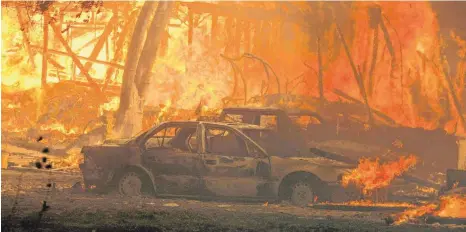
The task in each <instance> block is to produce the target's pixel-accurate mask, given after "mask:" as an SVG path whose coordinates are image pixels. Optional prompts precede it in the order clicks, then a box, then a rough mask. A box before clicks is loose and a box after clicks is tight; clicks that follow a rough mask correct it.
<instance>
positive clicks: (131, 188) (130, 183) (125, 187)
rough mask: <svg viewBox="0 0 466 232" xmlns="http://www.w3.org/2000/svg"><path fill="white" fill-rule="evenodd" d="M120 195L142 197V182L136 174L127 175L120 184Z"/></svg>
mask: <svg viewBox="0 0 466 232" xmlns="http://www.w3.org/2000/svg"><path fill="white" fill-rule="evenodd" d="M118 188H119V191H120V194H122V195H125V196H140V195H141V188H142V181H141V179H140V178H139V176H138V175H137V174H136V173H134V172H129V173H126V174H125V175H124V176H123V177H122V178H121V179H120V182H119V184H118Z"/></svg>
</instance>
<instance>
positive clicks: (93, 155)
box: [80, 121, 351, 205]
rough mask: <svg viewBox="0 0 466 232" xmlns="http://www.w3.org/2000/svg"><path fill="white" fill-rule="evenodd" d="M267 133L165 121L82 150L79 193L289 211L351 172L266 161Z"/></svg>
mask: <svg viewBox="0 0 466 232" xmlns="http://www.w3.org/2000/svg"><path fill="white" fill-rule="evenodd" d="M267 132H268V130H267V128H264V127H260V126H257V125H251V124H243V123H217V122H202V121H179V122H175V121H173V122H165V123H162V124H160V125H159V126H155V127H154V128H151V129H149V130H147V131H145V132H143V133H142V134H140V135H138V136H136V137H135V138H133V139H130V140H127V141H119V142H118V141H114V142H113V143H107V144H104V145H100V146H88V147H83V149H82V153H83V154H84V162H83V163H82V164H80V169H81V171H82V173H83V177H84V182H85V185H86V187H87V188H91V186H92V188H95V189H96V190H98V189H99V190H102V191H117V192H119V193H120V194H123V195H129V196H135V195H141V194H154V195H156V196H158V195H160V196H162V195H167V194H168V195H183V196H187V195H189V196H198V197H228V198H236V197H239V198H256V199H263V200H267V201H271V200H290V201H291V202H292V203H293V204H295V205H306V204H308V203H312V202H314V201H316V200H320V201H327V200H332V199H331V198H332V192H334V191H335V189H340V187H339V186H340V185H339V184H338V182H339V180H341V177H342V175H343V174H344V173H346V172H348V171H349V169H350V168H351V167H350V166H349V165H347V164H345V163H341V162H337V161H334V160H330V159H325V158H322V157H306V158H304V157H286V158H285V157H278V156H272V155H270V154H269V153H268V152H267V149H266V148H264V147H263V146H262V145H261V143H263V141H266V137H267V136H268V133H267ZM246 134H248V135H249V136H248V135H246ZM250 136H251V137H250ZM252 137H254V139H253V138H252Z"/></svg>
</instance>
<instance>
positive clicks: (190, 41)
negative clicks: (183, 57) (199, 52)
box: [188, 8, 194, 59]
mask: <svg viewBox="0 0 466 232" xmlns="http://www.w3.org/2000/svg"><path fill="white" fill-rule="evenodd" d="M188 26H189V28H188V58H189V59H191V57H192V55H193V50H192V45H193V34H194V14H193V11H192V10H191V9H190V8H188Z"/></svg>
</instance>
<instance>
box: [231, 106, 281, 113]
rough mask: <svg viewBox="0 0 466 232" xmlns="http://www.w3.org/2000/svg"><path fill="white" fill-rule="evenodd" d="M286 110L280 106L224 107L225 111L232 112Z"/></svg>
mask: <svg viewBox="0 0 466 232" xmlns="http://www.w3.org/2000/svg"><path fill="white" fill-rule="evenodd" d="M240 111H244V112H285V111H284V110H282V109H280V108H274V107H227V108H224V109H223V112H225V113H232V112H240Z"/></svg>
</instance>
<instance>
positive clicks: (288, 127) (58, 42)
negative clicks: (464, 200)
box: [2, 1, 466, 220]
mask: <svg viewBox="0 0 466 232" xmlns="http://www.w3.org/2000/svg"><path fill="white" fill-rule="evenodd" d="M461 7H463V9H464V4H462V5H461V4H459V3H448V4H447V3H445V4H441V3H429V2H396V3H395V2H223V1H220V2H215V1H205V2H183V1H181V2H171V1H170V2H155V1H147V2H144V1H128V2H111V1H105V2H102V1H85V2H77V3H75V2H67V1H63V2H62V1H50V2H48V1H45V2H43V1H41V2H39V1H38V2H34V1H24V2H23V1H11V2H9V1H3V2H2V15H3V16H2V27H3V30H2V57H3V59H2V101H3V103H2V113H3V117H2V138H3V139H2V151H3V152H4V153H11V154H13V153H15V152H16V151H14V149H12V148H11V147H14V148H17V147H21V148H26V149H30V150H40V149H42V147H41V146H38V145H37V144H36V142H34V141H35V140H36V138H37V137H39V136H41V138H43V140H42V143H46V144H47V145H48V146H49V147H50V154H51V155H53V156H56V157H60V158H57V159H62V161H61V162H60V164H62V165H64V166H68V165H70V166H71V167H72V168H75V169H77V167H78V164H79V163H80V162H82V157H80V155H78V153H79V152H75V150H76V149H75V148H77V149H81V148H82V147H83V146H100V145H101V144H102V143H104V141H107V142H106V143H109V142H112V141H113V142H120V141H119V139H128V138H131V137H133V136H135V135H137V134H138V133H139V132H141V131H146V130H148V129H149V128H152V127H153V126H154V124H159V123H161V122H164V121H176V120H196V119H199V120H200V121H206V120H207V121H213V120H217V121H222V123H227V122H226V121H228V120H233V121H234V122H235V123H241V124H248V125H250V124H256V126H259V127H264V128H265V127H269V126H271V127H272V130H274V131H275V132H277V133H276V134H277V137H276V139H277V140H276V141H285V142H284V143H286V145H284V146H283V147H281V150H280V147H278V146H276V147H273V146H268V145H267V144H266V145H267V146H264V147H265V149H270V150H271V151H272V150H273V151H274V152H275V153H277V154H278V153H279V154H281V155H282V156H285V154H288V153H290V154H289V155H286V156H287V157H288V158H289V157H294V156H295V155H297V153H299V155H303V154H306V155H314V156H316V155H317V156H321V157H325V158H326V159H333V160H338V161H340V162H345V163H349V164H352V165H353V166H354V169H353V171H351V172H348V173H347V174H346V175H342V176H341V180H340V181H341V182H342V184H343V185H344V186H348V185H351V184H356V185H358V187H360V188H362V193H363V194H362V195H367V194H369V195H370V193H372V192H374V191H379V190H380V189H384V188H386V187H389V186H392V187H393V186H396V185H398V184H399V185H400V186H406V183H411V184H413V186H414V188H415V189H417V190H419V189H421V188H424V189H436V190H439V189H440V187H441V185H444V182H445V181H446V179H447V178H446V176H445V173H446V170H447V169H466V166H465V164H464V160H465V159H466V158H465V154H463V153H464V152H459V151H462V150H463V149H462V148H460V147H459V146H458V144H462V142H459V143H458V140H459V139H458V138H459V137H461V136H463V135H465V133H466V130H465V128H466V123H465V120H464V111H465V104H464V101H465V98H466V95H465V92H464V80H465V77H466V68H465V67H466V66H465V62H464V59H465V55H466V53H465V51H466V50H465V49H466V34H464V31H465V28H461V26H462V25H459V24H456V23H455V22H456V21H458V20H456V19H455V20H452V19H449V18H447V17H446V15H448V14H449V11H450V10H451V9H453V8H455V9H461ZM445 12H446V13H445ZM459 21H461V20H459ZM272 108H273V109H272ZM220 112H222V113H221V114H220ZM219 114H220V117H218V118H217V117H216V116H218V115H219ZM227 116H228V117H227ZM201 118H202V120H201ZM229 123H231V121H230V122H229ZM251 126H252V125H251ZM261 133H262V132H261ZM139 135H141V134H139ZM247 136H249V137H251V138H253V136H250V135H247ZM117 140H118V141H117ZM253 140H254V139H253ZM162 143H163V142H162ZM268 144H269V145H270V144H271V145H273V142H270V141H269V142H268ZM275 145H276V144H275ZM203 146H207V145H206V144H203ZM261 146H262V144H261ZM439 156H441V160H440V159H439ZM294 158H296V157H294ZM358 160H359V161H358ZM358 164H359V166H358ZM12 165H13V166H15V165H19V164H15V163H13V162H12ZM25 165H26V166H27V165H29V164H28V163H26V164H25ZM100 168H102V167H100ZM460 176H461V175H460ZM153 180H155V179H153ZM455 181H457V179H455V180H454V181H453V180H448V181H447V182H448V183H447V186H448V191H450V190H451V189H454V187H456V186H453V182H455ZM458 181H460V182H461V183H464V182H463V181H464V180H461V178H458ZM461 186H462V185H460V187H461ZM406 191H407V190H406V189H404V188H403V187H400V189H399V191H395V190H390V195H392V196H396V195H397V193H398V192H404V193H406ZM424 192H429V194H430V196H433V195H435V192H436V191H424ZM445 199H449V198H447V197H446V198H443V199H442V202H444V203H442V207H441V209H437V208H435V207H434V206H430V205H428V206H425V208H423V209H421V211H425V212H429V213H432V214H433V215H436V216H444V215H446V214H452V213H448V212H453V211H448V209H449V207H448V206H446V205H447V203H445V202H446V200H445ZM455 199H456V198H455ZM460 200H461V199H460ZM314 201H315V200H314ZM436 210H437V211H436ZM453 214H454V215H461V213H453ZM413 215H419V213H413ZM458 217H463V216H458ZM400 218H406V217H404V216H401V217H400ZM400 220H402V219H400ZM403 220H404V219H403Z"/></svg>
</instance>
